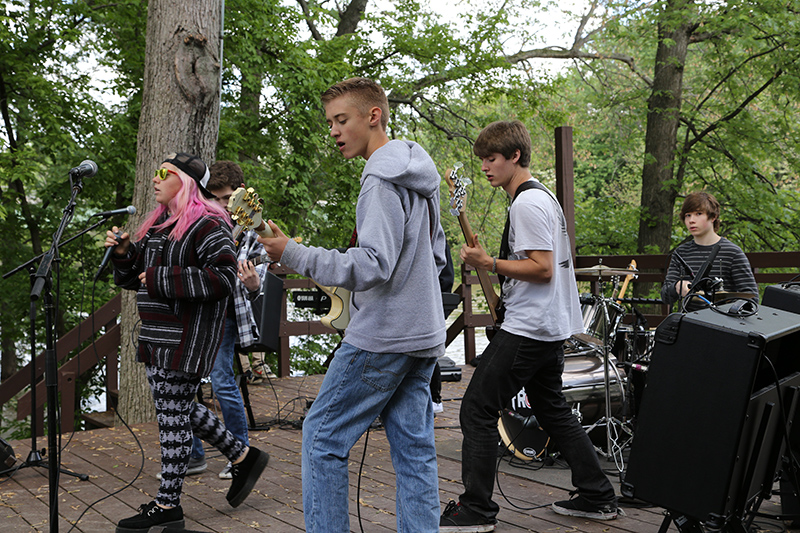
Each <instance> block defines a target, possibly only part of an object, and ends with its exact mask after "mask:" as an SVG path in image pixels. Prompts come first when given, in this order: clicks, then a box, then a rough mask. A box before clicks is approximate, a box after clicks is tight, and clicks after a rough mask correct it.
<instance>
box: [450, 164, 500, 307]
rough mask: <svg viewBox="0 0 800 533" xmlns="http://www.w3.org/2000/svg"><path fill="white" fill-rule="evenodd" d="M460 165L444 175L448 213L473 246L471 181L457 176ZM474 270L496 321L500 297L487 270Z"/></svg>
mask: <svg viewBox="0 0 800 533" xmlns="http://www.w3.org/2000/svg"><path fill="white" fill-rule="evenodd" d="M461 167H462V165H461V163H456V164H454V165H453V168H452V169H447V172H445V175H444V179H445V181H446V182H447V188H448V189H449V190H450V214H451V215H453V216H456V217H458V223H459V225H460V226H461V233H463V234H464V240H465V241H466V242H467V246H475V234H474V233H473V232H472V226H470V225H469V219H468V218H467V213H466V207H467V185H469V184H470V183H471V182H470V180H469V178H462V177H461V176H459V174H458V169H460V168H461ZM475 271H476V272H477V273H478V281H479V282H480V285H481V289H483V294H484V296H486V303H488V304H489V313H490V314H491V315H492V321H494V322H497V304H498V302H499V300H500V297H499V296H498V295H497V293H496V292H495V291H494V286H493V285H492V281H491V280H490V279H489V272H488V271H486V270H481V269H479V268H476V269H475Z"/></svg>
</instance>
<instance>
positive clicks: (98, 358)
mask: <svg viewBox="0 0 800 533" xmlns="http://www.w3.org/2000/svg"><path fill="white" fill-rule="evenodd" d="M96 288H97V279H95V280H94V282H93V283H92V309H95V289H96ZM91 317H92V331H94V330H95V324H94V312H92V314H91ZM137 324H138V321H137ZM135 330H136V327H135V325H134V327H133V328H131V335H132V336H133V334H134V333H133V332H134V331H135ZM137 340H138V339H136V340H134V339H133V338H132V339H131V341H132V342H131V343H132V345H133V346H134V349H137V348H138V342H137ZM92 348H93V349H94V353H95V359H96V360H97V364H98V365H100V364H101V363H102V361H101V359H100V354H99V352H98V351H97V344H96V335H95V334H94V333H93V334H92ZM79 361H80V360H79ZM114 413H115V415H116V416H117V417H119V419H120V422H122V424H123V425H124V426H125V428H126V429H127V430H128V432H129V433H130V434H131V436H133V438H134V440H135V441H136V445H137V446H138V447H139V454H140V455H141V459H142V461H141V464H140V465H139V471H138V472H137V473H136V475H135V476H134V478H133V479H132V480H131V481H130V482H128V483H127V484H126V485H124V486H122V487H121V488H119V489H117V490H115V491H114V492H111V493H109V494H106V495H105V496H103V497H101V498H98V499H97V500H95V501H93V502H92V503H90V504H89V505H88V506H87V507H86V508H85V509H84V510H83V512H82V513H81V514H80V515H79V516H78V518H77V519H76V520H75V522H74V523H73V524H72V527H70V528H69V530H68V531H67V533H69V532H70V531H72V530H73V529H75V526H77V525H78V523H79V522H80V520H81V518H83V515H85V514H86V512H87V511H88V510H89V509H91V508H92V507H94V506H95V505H97V504H98V503H100V502H102V501H103V500H106V499H108V498H110V497H112V496H116V495H117V494H119V493H120V492H122V491H123V490H125V489H127V488H128V487H131V486H133V484H134V483H135V482H136V480H137V479H139V477H141V475H142V472H143V471H144V461H145V457H144V447H143V446H142V443H141V442H140V441H139V438H138V437H137V436H136V433H135V432H134V431H133V429H132V428H131V427H130V425H128V422H127V421H125V418H124V417H123V416H122V414H121V413H120V412H119V410H118V409H115V410H114ZM73 435H74V431H73ZM70 439H72V436H70ZM59 464H60V462H59Z"/></svg>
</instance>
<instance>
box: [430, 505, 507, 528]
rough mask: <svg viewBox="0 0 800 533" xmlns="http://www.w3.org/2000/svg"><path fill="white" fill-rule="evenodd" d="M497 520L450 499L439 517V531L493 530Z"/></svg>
mask: <svg viewBox="0 0 800 533" xmlns="http://www.w3.org/2000/svg"><path fill="white" fill-rule="evenodd" d="M496 523H497V520H495V519H494V518H492V519H488V518H484V517H482V516H480V515H478V514H477V513H475V512H473V511H470V510H469V509H468V508H466V507H464V506H463V505H461V502H459V503H456V502H454V501H453V500H450V503H448V504H447V507H445V508H444V512H443V513H442V518H440V519H439V532H440V533H482V532H484V531H494V525H495V524H496Z"/></svg>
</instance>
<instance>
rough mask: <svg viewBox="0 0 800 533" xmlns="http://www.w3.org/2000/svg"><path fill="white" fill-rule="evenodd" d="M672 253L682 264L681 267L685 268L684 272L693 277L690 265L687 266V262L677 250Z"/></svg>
mask: <svg viewBox="0 0 800 533" xmlns="http://www.w3.org/2000/svg"><path fill="white" fill-rule="evenodd" d="M672 255H673V256H675V257H676V258H677V259H678V261H679V262H680V264H681V265H683V267H684V268H685V269H686V273H687V274H689V276H690V277H692V278H693V277H694V272H692V267H690V266H689V263H687V262H686V261H685V260H684V259H683V257H681V256H680V255H679V254H678V253H677V252H672Z"/></svg>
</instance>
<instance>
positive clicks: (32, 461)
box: [3, 217, 110, 481]
mask: <svg viewBox="0 0 800 533" xmlns="http://www.w3.org/2000/svg"><path fill="white" fill-rule="evenodd" d="M108 218H110V217H103V218H102V219H101V220H99V221H97V222H95V223H94V224H92V225H91V226H88V227H86V228H85V229H83V230H81V231H80V232H79V233H76V234H75V235H73V236H72V237H70V238H68V239H67V240H65V241H64V242H63V243H62V246H63V245H65V244H69V243H70V242H72V241H74V240H75V239H77V238H78V237H81V236H83V235H84V234H86V233H88V232H90V231H92V230H93V229H95V228H97V227H98V226H100V225H101V224H103V223H105V222H106V220H108ZM44 256H45V254H44V253H41V254H39V255H37V256H36V257H34V258H32V259H29V260H28V261H26V262H25V263H23V264H21V265H19V266H17V267H16V268H14V269H12V270H10V271H8V272H6V273H5V274H3V279H7V278H9V277H11V276H13V275H14V274H16V273H17V272H19V271H21V270H23V269H27V270H28V272H29V275H30V279H31V288H33V284H34V281H35V280H36V278H35V273H36V272H37V270H38V268H37V267H36V266H35V265H36V263H37V262H38V261H39V260H40V259H41V258H42V257H44ZM29 320H30V325H31V326H30V327H31V329H30V338H31V342H30V351H31V361H30V366H31V406H32V409H31V451H30V452H29V453H28V457H27V459H25V461H24V462H23V463H21V464H20V465H19V466H18V467H17V468H16V469H15V471H17V470H20V469H22V468H27V467H33V466H41V467H45V468H48V465H47V464H46V463H45V461H44V459H42V455H43V454H44V453H45V452H46V450H44V449H42V450H41V451H39V449H38V445H37V443H36V439H37V435H38V433H39V428H38V419H37V416H36V411H37V409H36V405H37V401H36V373H37V372H36V368H37V365H36V300H34V299H31V304H30V317H29ZM51 456H52V455H51ZM59 471H60V472H61V473H63V474H67V475H70V476H75V477H77V478H78V479H80V480H81V481H86V480H88V479H89V476H88V475H86V474H78V473H76V472H72V471H70V470H67V469H66V468H63V467H59Z"/></svg>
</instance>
